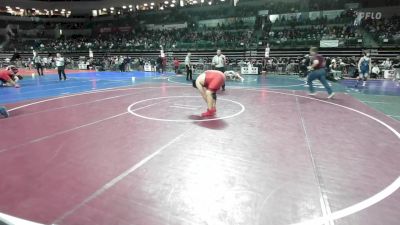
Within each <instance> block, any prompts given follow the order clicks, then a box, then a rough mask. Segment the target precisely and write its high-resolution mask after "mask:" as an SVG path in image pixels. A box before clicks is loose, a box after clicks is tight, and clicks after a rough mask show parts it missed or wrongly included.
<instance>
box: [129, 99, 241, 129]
mask: <svg viewBox="0 0 400 225" xmlns="http://www.w3.org/2000/svg"><path fill="white" fill-rule="evenodd" d="M169 98H201V97H199V96H166V97H156V98H149V99H144V100H141V101H137V102H135V103H133V104H131V105H130V106H128V112H129V113H130V114H132V115H134V116H137V117H140V118H143V119H148V120H154V121H161V122H178V123H189V122H207V121H216V120H224V119H230V118H233V117H236V116H239V115H240V114H242V113H243V112H244V111H245V110H246V107H244V105H243V104H241V103H240V102H237V101H233V100H230V99H224V98H220V99H218V100H219V101H227V102H231V103H233V104H236V105H238V106H239V107H240V111H239V112H237V113H234V114H232V115H228V116H223V117H215V118H208V119H199V120H195V119H187V120H178V119H176V120H174V119H161V118H155V117H149V116H144V115H141V114H139V113H137V112H135V109H132V107H134V106H135V105H138V104H140V103H143V102H147V101H153V100H159V99H169Z"/></svg>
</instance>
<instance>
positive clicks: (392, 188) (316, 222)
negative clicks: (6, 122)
mask: <svg viewBox="0 0 400 225" xmlns="http://www.w3.org/2000/svg"><path fill="white" fill-rule="evenodd" d="M167 87H168V88H170V87H174V88H176V87H185V86H167ZM148 88H160V87H148ZM129 89H137V88H125V89H112V88H109V89H107V90H106V89H103V90H101V91H95V92H93V91H91V92H86V93H80V94H75V95H68V96H61V97H57V98H52V99H47V100H43V101H38V102H33V103H30V104H26V105H22V106H19V107H16V108H13V109H11V110H10V111H13V110H16V109H21V108H25V107H28V106H31V105H36V104H40V103H43V102H48V101H52V100H56V99H61V98H67V97H73V96H79V95H85V94H93V93H101V92H107V91H116V90H129ZM236 89H240V90H249V91H266V92H270V93H275V94H282V95H288V96H298V97H301V98H305V99H310V100H314V101H318V102H322V103H326V104H330V105H333V106H338V107H341V108H344V109H347V110H350V111H353V112H356V113H358V114H360V115H363V116H365V117H367V118H369V119H372V120H374V121H375V122H377V123H379V124H381V125H382V126H384V127H386V128H387V129H389V130H390V131H391V132H392V133H393V134H394V135H395V136H397V138H399V139H400V133H399V132H397V131H396V130H395V129H394V128H392V127H391V126H389V125H388V124H386V123H385V122H383V121H381V120H379V119H377V118H375V117H373V116H371V115H368V114H366V113H363V112H361V111H359V110H356V109H353V108H350V107H347V106H343V105H340V104H336V103H333V102H329V101H324V100H321V99H316V98H311V97H308V96H302V95H295V94H290V93H284V92H278V91H272V90H268V89H265V88H264V89H263V88H259V89H257V88H236ZM399 188H400V176H399V177H397V179H396V180H394V181H393V183H391V184H390V185H388V186H387V187H386V188H384V189H383V190H381V191H380V192H378V193H376V194H375V195H373V196H371V197H369V198H367V199H365V200H363V201H361V202H358V203H356V204H354V205H351V206H349V207H347V208H344V209H341V210H338V211H336V212H333V213H332V214H331V215H328V216H322V217H318V218H314V219H311V220H307V221H303V222H299V223H293V224H290V225H321V224H324V223H327V222H329V221H331V220H337V219H340V218H343V217H346V216H349V215H352V214H355V213H357V212H359V211H362V210H364V209H366V208H368V207H370V206H372V205H375V204H376V203H378V202H380V201H382V200H383V199H385V198H387V197H389V196H390V195H391V194H393V193H394V192H396V191H397V190H398V189H399Z"/></svg>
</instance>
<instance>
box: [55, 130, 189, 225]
mask: <svg viewBox="0 0 400 225" xmlns="http://www.w3.org/2000/svg"><path fill="white" fill-rule="evenodd" d="M191 130H192V128H190V129H187V130H186V131H184V132H183V133H181V134H180V135H179V136H177V137H175V138H174V139H172V140H171V141H169V142H168V143H167V144H165V145H163V146H162V147H161V148H159V149H157V150H156V151H155V152H153V153H152V154H150V155H149V156H147V157H146V158H144V159H142V160H141V161H140V162H138V163H136V164H135V165H133V166H132V167H131V168H129V169H127V170H125V171H124V172H123V173H121V174H120V175H118V176H117V177H115V178H114V179H112V180H110V181H109V182H107V183H106V184H104V185H103V186H102V187H101V188H99V189H98V190H97V191H95V192H94V193H92V194H91V195H89V196H88V197H87V198H85V199H84V200H83V201H82V202H81V203H79V204H78V205H76V206H75V207H73V208H72V209H71V210H69V211H67V212H66V213H64V214H63V215H61V216H60V217H58V218H57V219H56V220H55V221H54V222H53V224H57V223H59V222H61V221H62V220H64V219H65V218H67V217H68V216H70V215H72V214H73V213H74V212H75V211H76V210H78V209H80V208H81V207H83V206H85V205H86V204H87V203H88V202H90V201H92V200H93V199H95V198H96V197H98V196H99V195H101V194H103V193H104V192H105V191H107V190H108V189H110V188H112V187H113V186H114V185H116V184H117V183H118V182H120V181H121V180H123V179H124V178H125V177H127V176H129V174H131V173H133V172H135V171H136V170H137V169H139V168H140V167H142V166H143V165H145V164H146V163H147V162H149V161H150V160H151V159H153V158H154V157H156V156H157V155H159V154H160V153H161V152H162V151H164V150H165V149H166V148H168V147H169V146H171V145H173V144H174V143H175V142H177V141H178V140H179V139H181V138H182V137H183V136H185V135H186V133H188V132H189V131H191Z"/></svg>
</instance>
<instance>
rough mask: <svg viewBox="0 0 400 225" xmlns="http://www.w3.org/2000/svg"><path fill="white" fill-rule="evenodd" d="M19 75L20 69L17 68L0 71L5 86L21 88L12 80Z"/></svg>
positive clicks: (11, 67)
mask: <svg viewBox="0 0 400 225" xmlns="http://www.w3.org/2000/svg"><path fill="white" fill-rule="evenodd" d="M17 73H18V69H17V67H15V66H9V67H7V69H5V70H0V81H2V82H3V86H8V87H16V88H19V84H17V82H15V81H14V80H13V79H12V77H14V76H16V75H17Z"/></svg>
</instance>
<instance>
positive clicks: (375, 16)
mask: <svg viewBox="0 0 400 225" xmlns="http://www.w3.org/2000/svg"><path fill="white" fill-rule="evenodd" d="M356 14H357V18H358V19H364V20H366V19H372V20H380V19H382V13H381V12H356Z"/></svg>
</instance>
